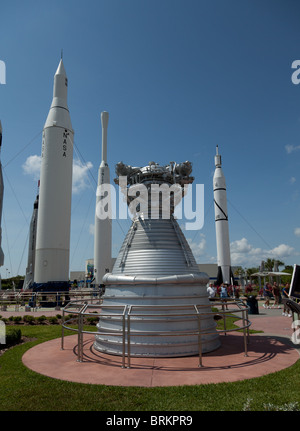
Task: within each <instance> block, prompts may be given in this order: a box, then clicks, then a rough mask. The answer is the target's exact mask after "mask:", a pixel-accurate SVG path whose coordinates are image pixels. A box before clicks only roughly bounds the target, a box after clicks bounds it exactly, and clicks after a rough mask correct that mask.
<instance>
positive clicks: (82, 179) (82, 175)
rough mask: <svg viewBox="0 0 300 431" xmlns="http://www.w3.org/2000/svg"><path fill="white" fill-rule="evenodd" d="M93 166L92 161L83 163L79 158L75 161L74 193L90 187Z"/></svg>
mask: <svg viewBox="0 0 300 431" xmlns="http://www.w3.org/2000/svg"><path fill="white" fill-rule="evenodd" d="M92 167H93V165H92V163H91V162H87V164H86V165H83V164H82V163H81V162H80V161H79V160H74V161H73V186H72V189H73V193H80V192H81V191H83V190H84V189H86V188H87V187H88V185H89V184H88V174H89V169H91V168H92Z"/></svg>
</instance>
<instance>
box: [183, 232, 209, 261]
mask: <svg viewBox="0 0 300 431" xmlns="http://www.w3.org/2000/svg"><path fill="white" fill-rule="evenodd" d="M187 241H188V243H189V246H190V247H191V250H192V253H193V255H194V257H195V259H196V260H197V258H198V257H200V256H203V255H204V254H205V250H206V239H205V235H204V234H201V239H200V241H199V242H196V241H192V240H191V239H190V238H187Z"/></svg>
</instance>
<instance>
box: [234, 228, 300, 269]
mask: <svg viewBox="0 0 300 431" xmlns="http://www.w3.org/2000/svg"><path fill="white" fill-rule="evenodd" d="M299 235H300V229H299ZM230 254H231V264H232V265H242V266H244V265H245V266H247V267H252V266H254V267H255V266H259V264H260V262H261V261H262V260H266V259H267V258H270V259H279V260H283V261H284V259H286V258H287V257H290V256H292V255H293V254H298V253H297V252H296V251H295V249H294V248H293V247H290V246H289V245H287V244H280V245H278V246H277V247H274V248H273V249H270V250H264V249H261V248H255V247H253V246H252V245H251V244H249V242H248V240H247V239H246V238H242V239H240V240H237V241H233V242H232V243H231V244H230Z"/></svg>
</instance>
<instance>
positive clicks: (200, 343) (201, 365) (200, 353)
mask: <svg viewBox="0 0 300 431" xmlns="http://www.w3.org/2000/svg"><path fill="white" fill-rule="evenodd" d="M197 314H198V347H199V365H198V366H199V367H203V364H202V340H201V318H200V314H199V312H198V310H197Z"/></svg>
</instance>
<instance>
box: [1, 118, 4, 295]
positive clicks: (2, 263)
mask: <svg viewBox="0 0 300 431" xmlns="http://www.w3.org/2000/svg"><path fill="white" fill-rule="evenodd" d="M1 147H2V124H1V121H0V151H1ZM3 192H4V183H3V175H2V163H1V160H0V266H3V265H4V253H3V250H2V228H1V219H2V208H3ZM0 288H1V285H0Z"/></svg>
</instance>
